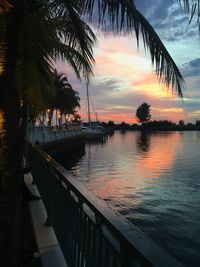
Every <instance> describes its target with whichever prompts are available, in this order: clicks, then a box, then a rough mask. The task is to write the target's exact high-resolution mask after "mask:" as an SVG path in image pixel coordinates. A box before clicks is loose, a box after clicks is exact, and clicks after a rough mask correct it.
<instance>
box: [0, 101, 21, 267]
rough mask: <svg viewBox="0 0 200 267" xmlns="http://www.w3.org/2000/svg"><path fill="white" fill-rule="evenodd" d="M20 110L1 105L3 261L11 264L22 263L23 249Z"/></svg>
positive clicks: (0, 236)
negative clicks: (18, 111)
mask: <svg viewBox="0 0 200 267" xmlns="http://www.w3.org/2000/svg"><path fill="white" fill-rule="evenodd" d="M17 110H19V109H18V108H17V106H15V107H11V106H10V105H9V108H8V107H0V137H1V146H0V170H1V189H0V244H1V247H0V253H1V254H0V255H1V258H0V262H1V263H2V266H9V267H11V266H13V267H14V266H20V265H17V264H18V263H19V262H21V253H22V183H23V175H22V172H21V157H20V155H21V151H20V146H19V143H20V136H19V113H18V114H16V111H17ZM11 255H12V257H11Z"/></svg>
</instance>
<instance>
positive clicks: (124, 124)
mask: <svg viewBox="0 0 200 267" xmlns="http://www.w3.org/2000/svg"><path fill="white" fill-rule="evenodd" d="M120 126H122V127H126V126H129V123H127V122H124V121H122V122H121V123H120Z"/></svg>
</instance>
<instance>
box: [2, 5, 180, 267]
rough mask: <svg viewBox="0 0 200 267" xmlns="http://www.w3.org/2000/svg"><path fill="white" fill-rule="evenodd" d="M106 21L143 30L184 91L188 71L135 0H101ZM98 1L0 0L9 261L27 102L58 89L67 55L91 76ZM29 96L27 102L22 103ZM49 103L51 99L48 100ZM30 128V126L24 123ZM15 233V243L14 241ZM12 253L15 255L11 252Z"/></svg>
mask: <svg viewBox="0 0 200 267" xmlns="http://www.w3.org/2000/svg"><path fill="white" fill-rule="evenodd" d="M98 10H99V12H98V15H99V24H101V25H103V24H104V22H105V21H106V20H108V21H110V22H111V24H112V26H113V29H114V31H116V32H117V33H120V32H122V31H125V32H129V33H130V34H132V33H135V35H136V38H137V41H138V45H139V37H140V36H141V37H142V40H143V43H144V45H145V48H146V49H148V50H149V52H150V54H151V58H152V62H153V63H155V66H156V72H157V74H158V76H159V78H160V80H161V81H162V82H165V83H166V84H167V85H170V84H171V85H172V87H173V90H176V91H177V92H178V94H179V95H182V92H181V86H182V81H183V79H182V76H181V74H180V72H179V70H178V68H177V66H176V64H175V63H174V61H173V59H172V58H171V56H170V55H169V53H168V52H167V50H166V48H165V47H164V45H163V43H162V42H161V40H160V38H159V37H158V35H157V34H156V32H155V31H154V29H153V28H152V26H151V25H150V24H149V23H148V21H147V20H146V19H145V18H144V17H143V16H142V14H141V13H140V12H139V11H138V10H137V9H136V6H135V4H134V1H132V0H119V1H114V0H113V1H107V0H101V1H100V0H99V1H98ZM93 12H94V0H82V1H80V0H73V1H67V0H51V1H48V0H38V1H27V0H18V1H12V0H10V1H7V0H1V1H0V47H1V51H0V88H1V91H0V136H1V143H0V170H1V191H0V207H1V208H0V238H1V240H0V244H2V247H0V249H1V252H2V255H4V257H3V259H2V261H1V263H2V265H3V266H6V265H9V266H11V267H12V266H20V254H21V253H20V251H21V245H20V240H21V232H22V223H21V221H22V217H21V208H22V201H21V196H22V192H21V191H22V180H23V179H22V178H23V176H22V172H21V158H22V149H21V146H20V145H19V144H20V143H21V142H20V141H21V138H22V137H21V136H22V135H21V133H20V127H21V126H22V114H21V106H26V102H27V101H28V102H29V103H37V102H38V101H39V102H40V103H45V102H46V95H49V92H53V80H52V76H51V71H52V66H53V62H54V61H55V60H57V59H64V60H67V61H68V62H69V63H70V64H71V66H72V67H73V69H74V71H75V73H76V75H77V77H79V78H81V77H84V78H85V79H86V80H87V81H88V80H89V76H90V74H91V73H92V65H93V63H94V59H93V55H92V46H93V45H94V43H95V41H96V39H95V36H94V34H93V32H92V31H91V29H90V28H89V26H88V25H87V24H86V23H85V22H84V20H83V19H86V17H88V16H89V18H92V16H93ZM21 100H23V102H21ZM47 102H48V101H47ZM22 128H23V127H22ZM11 240H12V242H11ZM10 255H14V256H13V257H10Z"/></svg>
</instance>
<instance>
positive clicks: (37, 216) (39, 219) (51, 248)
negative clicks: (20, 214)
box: [25, 173, 68, 267]
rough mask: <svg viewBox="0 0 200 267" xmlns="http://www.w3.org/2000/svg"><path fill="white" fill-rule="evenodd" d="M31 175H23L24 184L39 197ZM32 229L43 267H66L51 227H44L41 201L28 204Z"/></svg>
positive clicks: (43, 210) (43, 208)
mask: <svg viewBox="0 0 200 267" xmlns="http://www.w3.org/2000/svg"><path fill="white" fill-rule="evenodd" d="M32 181H33V178H32V175H31V173H28V174H25V183H26V184H27V186H28V188H29V190H30V191H31V192H32V194H34V195H36V196H40V194H39V192H38V190H37V186H36V185H33V184H32ZM29 207H30V213H31V217H32V223H33V228H34V232H35V237H36V242H37V246H38V252H39V257H40V259H41V263H42V266H43V267H55V266H58V267H68V265H67V264H66V262H65V259H64V256H63V254H62V251H61V249H60V246H59V244H58V240H57V238H56V235H55V233H54V230H53V227H49V226H48V227H46V226H44V224H45V222H46V218H47V213H46V209H45V207H44V204H43V201H42V200H34V201H30V202H29Z"/></svg>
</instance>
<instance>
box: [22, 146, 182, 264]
mask: <svg viewBox="0 0 200 267" xmlns="http://www.w3.org/2000/svg"><path fill="white" fill-rule="evenodd" d="M27 146H28V155H29V160H30V164H31V172H32V175H33V177H34V180H35V183H36V185H37V186H38V189H39V191H40V194H41V196H42V199H43V202H44V205H45V207H46V210H47V214H48V221H49V222H50V224H51V225H52V226H53V228H54V231H55V233H56V236H57V238H58V242H59V244H60V247H61V249H62V251H63V255H64V257H65V259H66V261H67V263H68V265H69V266H70V267H82V266H83V267H146V266H154V267H179V266H182V265H181V264H180V263H178V262H177V261H176V260H175V259H174V258H173V257H171V256H170V255H169V254H168V253H167V252H166V251H164V250H163V249H162V248H160V247H159V246H158V245H156V244H155V243H154V242H153V241H152V240H150V239H149V238H148V237H147V236H145V235H144V234H143V233H142V232H140V231H139V230H138V229H137V228H136V227H134V225H133V224H131V223H130V222H129V221H127V220H126V219H124V218H123V216H122V215H120V214H117V213H114V212H113V211H112V210H110V209H108V207H107V206H106V204H105V202H104V201H101V200H99V199H97V198H96V197H95V196H94V195H92V194H91V193H90V192H89V191H88V190H86V188H85V187H84V186H83V185H82V184H81V183H80V182H78V181H77V180H76V179H75V178H73V177H72V176H71V175H70V173H69V172H68V171H67V170H66V169H64V168H63V167H62V166H61V165H60V164H59V163H57V162H56V161H54V160H53V159H52V158H51V157H50V156H49V155H47V154H46V153H44V152H43V151H42V150H40V149H38V148H37V147H35V146H34V145H31V144H30V143H28V144H27Z"/></svg>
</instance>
